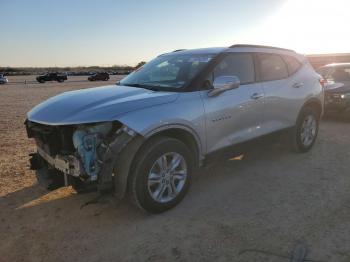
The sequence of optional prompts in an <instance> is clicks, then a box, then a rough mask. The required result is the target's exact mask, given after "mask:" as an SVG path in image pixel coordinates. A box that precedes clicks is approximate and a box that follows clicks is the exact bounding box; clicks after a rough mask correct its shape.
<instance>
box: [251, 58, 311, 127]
mask: <svg viewBox="0 0 350 262" xmlns="http://www.w3.org/2000/svg"><path fill="white" fill-rule="evenodd" d="M256 63H257V66H258V71H259V80H260V81H261V83H262V87H263V89H264V93H265V108H264V123H263V125H262V129H263V132H264V133H270V132H273V131H277V130H280V129H284V128H287V127H290V126H292V125H294V121H295V119H296V116H297V114H298V113H299V110H300V106H301V104H302V103H303V101H304V99H305V93H304V92H302V90H303V88H304V82H303V80H302V76H301V74H299V71H300V68H301V67H302V64H301V63H300V62H299V61H298V60H297V59H296V58H294V57H292V56H282V55H279V54H272V53H259V54H256Z"/></svg>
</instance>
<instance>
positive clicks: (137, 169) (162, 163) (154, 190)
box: [129, 137, 193, 213]
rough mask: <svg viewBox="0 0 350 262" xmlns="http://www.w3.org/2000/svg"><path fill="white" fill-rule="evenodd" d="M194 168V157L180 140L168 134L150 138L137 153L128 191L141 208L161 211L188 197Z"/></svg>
mask: <svg viewBox="0 0 350 262" xmlns="http://www.w3.org/2000/svg"><path fill="white" fill-rule="evenodd" d="M192 169H193V157H192V154H191V152H190V150H189V149H188V147H187V146H186V145H185V144H184V143H182V142H181V141H179V140H177V139H173V138H169V137H159V138H155V139H151V140H150V141H149V142H147V143H146V145H145V146H143V147H142V149H141V150H140V152H139V153H138V154H137V156H136V158H135V160H134V165H133V171H132V173H131V178H130V181H129V192H130V193H131V196H132V198H133V202H134V203H136V204H137V205H138V206H139V207H140V208H141V209H144V210H146V211H147V212H150V213H161V212H164V211H166V210H168V209H170V208H173V207H174V206H176V205H177V204H178V203H179V202H180V201H181V200H182V199H183V198H184V196H185V194H186V192H187V190H188V188H189V185H190V182H191V173H192Z"/></svg>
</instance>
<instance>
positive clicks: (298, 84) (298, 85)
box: [292, 83, 304, 88]
mask: <svg viewBox="0 0 350 262" xmlns="http://www.w3.org/2000/svg"><path fill="white" fill-rule="evenodd" d="M303 85H304V83H295V84H293V85H292V87H294V88H300V87H302V86H303Z"/></svg>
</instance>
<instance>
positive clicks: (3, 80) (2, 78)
mask: <svg viewBox="0 0 350 262" xmlns="http://www.w3.org/2000/svg"><path fill="white" fill-rule="evenodd" d="M8 81H9V80H8V79H7V77H5V76H4V75H1V74H0V84H6V83H8Z"/></svg>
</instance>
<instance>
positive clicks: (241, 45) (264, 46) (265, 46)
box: [229, 44, 295, 52]
mask: <svg viewBox="0 0 350 262" xmlns="http://www.w3.org/2000/svg"><path fill="white" fill-rule="evenodd" d="M233 47H251V48H269V49H277V50H284V51H290V52H295V51H294V50H292V49H287V48H281V47H274V46H267V45H244V44H237V45H231V46H230V47H229V48H233Z"/></svg>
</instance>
